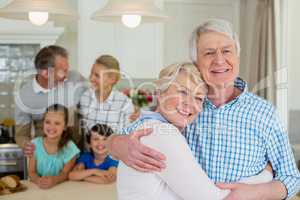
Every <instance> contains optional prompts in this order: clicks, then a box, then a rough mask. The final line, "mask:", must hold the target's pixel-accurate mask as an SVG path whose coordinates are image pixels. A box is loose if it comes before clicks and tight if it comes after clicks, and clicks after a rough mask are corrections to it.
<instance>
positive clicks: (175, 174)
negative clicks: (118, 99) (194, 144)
mask: <svg viewBox="0 0 300 200" xmlns="http://www.w3.org/2000/svg"><path fill="white" fill-rule="evenodd" d="M151 126H152V127H153V129H154V131H153V134H151V135H149V136H147V137H144V138H143V139H142V143H143V144H145V145H147V146H149V147H151V148H154V149H156V150H157V151H160V152H162V153H163V154H164V155H165V156H166V158H167V159H166V169H165V170H163V171H162V172H157V173H156V174H157V175H158V176H159V177H161V179H163V180H164V181H165V182H166V183H167V184H168V186H169V187H170V188H171V189H172V190H173V191H174V192H175V193H176V194H177V195H178V196H180V197H181V198H182V199H184V200H195V199H211V200H220V199H224V198H225V197H226V196H227V195H228V194H229V190H221V189H219V188H217V187H216V186H215V184H214V183H213V181H211V180H210V179H209V178H208V176H207V175H206V173H205V172H204V171H203V170H202V168H201V167H200V165H199V164H198V163H197V162H196V160H195V158H194V156H193V154H192V152H191V150H190V148H189V147H188V144H187V142H186V140H185V138H184V137H183V136H182V134H181V133H180V132H179V131H178V129H177V128H175V127H174V126H172V125H170V124H161V123H154V124H151Z"/></svg>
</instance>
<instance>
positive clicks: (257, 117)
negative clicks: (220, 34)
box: [122, 78, 300, 198]
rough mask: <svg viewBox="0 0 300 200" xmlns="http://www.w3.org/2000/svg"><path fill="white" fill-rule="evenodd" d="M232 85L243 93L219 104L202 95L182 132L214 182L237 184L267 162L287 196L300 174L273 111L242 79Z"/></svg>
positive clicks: (299, 183)
mask: <svg viewBox="0 0 300 200" xmlns="http://www.w3.org/2000/svg"><path fill="white" fill-rule="evenodd" d="M235 87H236V88H238V89H240V90H241V91H242V93H241V94H240V95H239V96H238V97H236V98H235V99H234V100H232V101H230V102H228V103H226V104H225V105H222V106H220V107H216V106H215V105H213V103H212V102H211V101H210V100H209V99H208V98H206V99H205V101H204V104H203V111H202V112H200V113H199V114H198V116H197V118H196V119H195V120H194V122H193V123H192V124H190V125H189V126H188V127H187V128H186V129H185V133H184V136H185V137H186V139H187V142H188V144H189V146H190V148H191V150H192V152H193V154H194V156H195V158H196V160H197V161H198V163H199V164H200V166H201V167H202V169H203V170H204V171H205V172H206V174H207V175H208V177H209V178H210V179H212V180H213V181H214V182H227V183H229V182H237V181H239V180H240V179H241V178H245V177H249V176H254V175H257V174H259V173H260V172H261V171H262V170H263V169H264V168H265V167H266V165H267V163H268V162H270V163H271V164H272V168H273V171H274V176H275V177H274V179H275V180H278V181H280V182H281V183H283V184H284V185H285V186H286V188H287V191H288V198H289V197H291V196H292V195H294V194H295V193H296V192H298V191H299V189H300V173H299V171H298V169H297V166H296V163H295V160H294V156H293V153H292V149H291V147H290V144H289V139H288V134H287V133H286V131H285V129H284V128H283V126H282V124H281V121H280V119H279V116H278V114H277V112H276V109H275V108H274V106H272V104H270V103H269V102H267V101H266V100H264V99H262V98H260V97H258V96H256V95H255V94H253V93H250V92H248V91H247V85H246V83H245V82H244V81H243V80H242V79H240V78H237V80H236V81H235ZM144 120H145V118H144V119H143V117H141V118H140V120H137V121H136V122H135V123H133V124H132V125H131V126H129V127H128V128H126V129H124V130H123V132H122V133H123V134H128V133H131V132H132V131H134V130H135V129H136V128H137V127H138V126H139V125H140V124H142V123H143V121H144Z"/></svg>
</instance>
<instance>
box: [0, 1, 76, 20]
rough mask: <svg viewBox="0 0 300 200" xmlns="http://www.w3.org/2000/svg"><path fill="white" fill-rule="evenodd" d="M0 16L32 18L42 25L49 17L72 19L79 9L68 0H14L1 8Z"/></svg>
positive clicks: (21, 18) (20, 18)
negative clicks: (73, 6)
mask: <svg viewBox="0 0 300 200" xmlns="http://www.w3.org/2000/svg"><path fill="white" fill-rule="evenodd" d="M0 17H3V18H7V19H17V20H28V19H29V20H30V22H31V23H33V24H35V25H38V26H41V25H43V24H45V23H47V21H48V19H51V20H53V19H60V20H70V19H74V18H77V11H76V10H75V9H74V8H72V5H71V4H70V3H68V1H66V0H14V1H11V2H10V3H9V4H8V5H6V6H5V7H3V8H1V9H0Z"/></svg>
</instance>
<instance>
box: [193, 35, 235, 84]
mask: <svg viewBox="0 0 300 200" xmlns="http://www.w3.org/2000/svg"><path fill="white" fill-rule="evenodd" d="M239 62H240V60H239V56H238V53H237V49H236V46H235V42H234V41H233V40H232V39H231V38H229V37H228V36H227V35H225V34H222V33H217V32H208V33H204V34H202V35H201V36H200V38H199V40H198V52H197V67H198V69H199V70H200V72H201V73H202V75H203V78H204V80H205V81H206V83H207V84H208V85H210V86H222V87H224V86H226V85H229V84H233V83H234V80H235V79H236V78H237V76H238V73H239Z"/></svg>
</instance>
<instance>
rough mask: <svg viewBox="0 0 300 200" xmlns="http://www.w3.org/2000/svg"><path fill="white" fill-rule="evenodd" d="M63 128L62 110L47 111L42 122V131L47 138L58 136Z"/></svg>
mask: <svg viewBox="0 0 300 200" xmlns="http://www.w3.org/2000/svg"><path fill="white" fill-rule="evenodd" d="M64 129H65V118H64V113H63V112H54V111H49V112H47V113H46V115H45V118H44V122H43V131H44V134H45V135H46V137H47V138H50V139H57V138H60V137H61V135H62V133H63V131H64Z"/></svg>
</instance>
